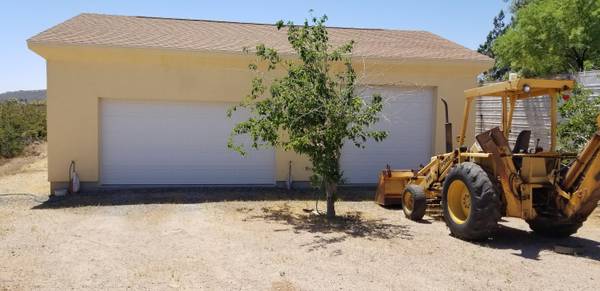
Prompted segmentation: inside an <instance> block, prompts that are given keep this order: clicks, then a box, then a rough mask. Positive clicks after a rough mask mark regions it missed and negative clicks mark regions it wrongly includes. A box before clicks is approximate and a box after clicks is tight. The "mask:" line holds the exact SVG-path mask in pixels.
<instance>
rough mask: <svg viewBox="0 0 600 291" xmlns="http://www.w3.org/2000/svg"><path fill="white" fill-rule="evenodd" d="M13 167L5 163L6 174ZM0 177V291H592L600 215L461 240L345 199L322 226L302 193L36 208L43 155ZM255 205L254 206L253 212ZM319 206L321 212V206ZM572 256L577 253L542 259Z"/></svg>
mask: <svg viewBox="0 0 600 291" xmlns="http://www.w3.org/2000/svg"><path fill="white" fill-rule="evenodd" d="M10 163H12V161H11V162H9V163H7V164H10ZM7 164H4V165H2V166H0V172H1V171H3V170H2V169H6V168H5V166H6V165H7ZM20 165H21V166H20V167H19V170H13V171H6V172H5V173H4V174H0V193H3V194H18V193H21V194H33V195H32V196H30V195H8V196H6V195H4V196H0V262H1V263H0V289H8V290H13V289H15V290H22V289H53V290H56V289H60V290H63V289H152V290H156V289H159V290H164V289H167V290H168V289H175V290H176V289H208V290H213V289H218V290H223V289H225V290H399V289H403V290H465V289H476V290H481V289H487V290H497V289H501V290H505V289H526V290H528V289H530V290H545V289H550V290H586V289H587V290H598V289H599V286H600V277H599V276H598V275H599V274H600V211H598V210H597V211H596V212H595V213H594V214H593V215H592V217H590V219H589V221H588V222H587V223H586V224H585V225H584V226H583V228H581V229H580V231H579V232H578V233H577V235H575V236H574V237H572V238H569V239H563V240H555V239H545V238H540V237H537V236H535V235H533V234H532V233H531V232H529V229H528V227H527V225H526V224H525V223H523V222H521V221H518V220H513V219H507V220H506V221H504V222H502V227H501V228H500V229H499V231H498V232H497V234H496V236H495V237H494V238H493V239H490V240H488V241H486V242H482V243H470V242H464V241H461V240H458V239H455V238H453V237H451V236H449V235H448V233H449V232H448V230H447V228H446V226H445V225H444V223H443V222H440V221H436V220H433V219H431V218H427V219H426V220H425V221H423V222H413V221H410V220H408V219H405V218H404V217H403V215H402V213H401V211H400V210H397V209H385V208H382V207H379V206H377V205H375V204H374V203H373V202H371V201H368V200H364V201H361V200H362V199H367V198H368V197H370V196H371V191H370V190H352V191H349V190H347V191H346V197H345V198H344V201H341V202H339V203H338V212H339V214H340V215H341V217H340V218H339V219H337V220H335V221H333V222H326V221H324V220H323V219H321V218H320V217H318V216H314V215H310V214H309V213H306V212H305V211H303V208H314V202H312V201H310V198H311V195H312V194H311V193H309V192H293V193H291V194H290V193H287V192H286V191H283V190H268V189H267V190H265V189H204V190H194V189H181V190H177V191H159V190H151V191H139V190H138V191H135V192H131V191H111V192H108V191H107V192H105V193H96V194H86V195H81V196H77V197H71V198H64V199H60V200H48V201H47V193H46V191H47V187H48V185H47V182H46V181H45V180H46V177H45V171H44V170H45V165H46V164H45V156H44V155H43V154H40V155H38V156H36V157H35V158H29V159H28V160H27V162H23V163H21V164H20ZM259 199H266V200H265V201H261V200H259ZM319 207H321V208H322V205H319ZM556 245H569V246H576V247H579V248H581V250H582V253H581V254H579V255H577V256H572V255H562V254H558V253H556V252H554V251H553V249H554V247H555V246H556Z"/></svg>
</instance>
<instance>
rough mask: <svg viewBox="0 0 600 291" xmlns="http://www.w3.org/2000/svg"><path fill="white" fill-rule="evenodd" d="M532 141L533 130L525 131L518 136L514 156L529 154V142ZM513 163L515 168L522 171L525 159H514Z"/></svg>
mask: <svg viewBox="0 0 600 291" xmlns="http://www.w3.org/2000/svg"><path fill="white" fill-rule="evenodd" d="M530 140H531V130H523V131H521V132H520V133H519V135H518V136H517V140H516V141H515V147H514V148H513V150H512V152H513V154H521V153H527V151H528V150H529V142H530ZM513 163H514V164H515V168H517V169H521V166H522V164H523V157H513Z"/></svg>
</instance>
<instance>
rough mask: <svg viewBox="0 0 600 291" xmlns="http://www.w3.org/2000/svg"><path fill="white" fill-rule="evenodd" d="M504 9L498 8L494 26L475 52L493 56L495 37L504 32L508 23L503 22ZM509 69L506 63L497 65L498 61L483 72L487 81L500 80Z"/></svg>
mask: <svg viewBox="0 0 600 291" xmlns="http://www.w3.org/2000/svg"><path fill="white" fill-rule="evenodd" d="M504 17H505V15H504V11H503V10H500V13H498V15H497V16H496V17H494V21H493V24H494V27H493V28H492V30H491V31H490V32H489V33H488V35H487V38H486V40H485V42H484V43H482V44H481V45H479V48H478V49H477V52H479V53H480V54H484V55H486V56H488V57H490V58H492V59H493V58H495V57H496V56H495V54H494V51H493V50H492V48H493V46H494V43H495V42H496V39H498V37H500V36H501V35H503V34H504V32H506V29H507V28H508V25H507V24H506V23H505V22H504ZM508 71H510V68H509V67H508V66H506V65H502V66H499V65H498V63H495V64H494V66H493V67H492V68H491V69H489V70H488V71H487V72H485V73H484V77H485V78H486V79H487V80H489V81H495V80H500V79H502V78H503V77H504V75H506V73H508Z"/></svg>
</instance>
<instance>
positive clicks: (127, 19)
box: [28, 13, 491, 62]
mask: <svg viewBox="0 0 600 291" xmlns="http://www.w3.org/2000/svg"><path fill="white" fill-rule="evenodd" d="M328 31H329V36H330V40H331V41H332V43H333V44H334V45H339V44H342V43H344V42H346V41H349V40H351V39H352V40H354V41H356V46H355V49H354V53H353V54H354V56H357V57H366V58H394V59H434V60H461V61H475V62H490V61H491V59H490V58H488V57H487V56H484V55H481V54H479V53H477V52H475V51H472V50H470V49H467V48H465V47H463V46H461V45H458V44H456V43H454V42H451V41H449V40H447V39H444V38H442V37H439V36H437V35H435V34H432V33H430V32H426V31H408V30H388V29H362V28H339V27H337V28H336V27H329V28H328ZM28 42H29V43H30V44H54V45H81V46H108V47H132V48H163V49H177V50H190V51H217V52H241V51H242V49H243V48H244V47H251V48H252V47H254V46H256V44H258V43H264V44H265V45H267V46H270V47H274V48H276V49H277V50H278V51H279V52H280V53H283V54H290V53H293V51H292V50H291V47H290V46H289V44H288V42H287V35H286V32H285V30H281V31H278V30H277V28H276V27H275V26H274V25H267V24H255V23H239V22H224V21H210V20H190V19H171V18H156V17H141V16H115V15H101V14H87V13H86V14H80V15H78V16H76V17H73V18H71V19H69V20H67V21H65V22H63V23H61V24H58V25H56V26H54V27H52V28H50V29H48V30H46V31H44V32H42V33H40V34H38V35H36V36H34V37H32V38H30V39H29V40H28Z"/></svg>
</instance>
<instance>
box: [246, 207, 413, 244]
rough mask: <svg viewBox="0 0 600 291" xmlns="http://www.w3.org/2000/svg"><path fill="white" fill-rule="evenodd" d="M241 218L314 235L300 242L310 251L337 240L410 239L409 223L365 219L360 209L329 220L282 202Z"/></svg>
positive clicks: (337, 241) (323, 216)
mask: <svg viewBox="0 0 600 291" xmlns="http://www.w3.org/2000/svg"><path fill="white" fill-rule="evenodd" d="M238 211H239V212H245V213H248V211H247V209H238ZM244 220H245V221H268V222H275V223H281V224H284V225H288V226H290V227H291V228H289V229H286V230H287V231H293V232H295V233H302V232H308V233H312V234H315V236H314V238H315V240H314V241H312V242H311V243H307V244H303V245H301V246H302V247H307V248H308V250H309V251H314V250H317V249H323V248H327V246H328V245H330V244H334V243H340V242H343V241H345V240H346V239H348V238H366V239H368V240H376V239H393V238H400V239H407V240H410V239H412V234H411V233H410V231H409V228H408V226H405V225H397V224H392V223H388V222H385V221H384V220H383V219H368V218H365V217H364V216H363V214H362V212H360V211H352V212H348V213H345V214H343V215H338V216H336V217H335V218H332V219H328V218H327V217H326V216H325V215H320V214H312V213H311V214H304V213H303V214H299V213H295V212H294V211H293V210H292V209H291V208H290V206H289V205H288V204H284V205H282V206H274V207H263V208H262V209H261V213H260V214H255V215H249V216H248V217H247V218H246V219H244ZM276 231H282V230H281V229H278V230H276Z"/></svg>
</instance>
